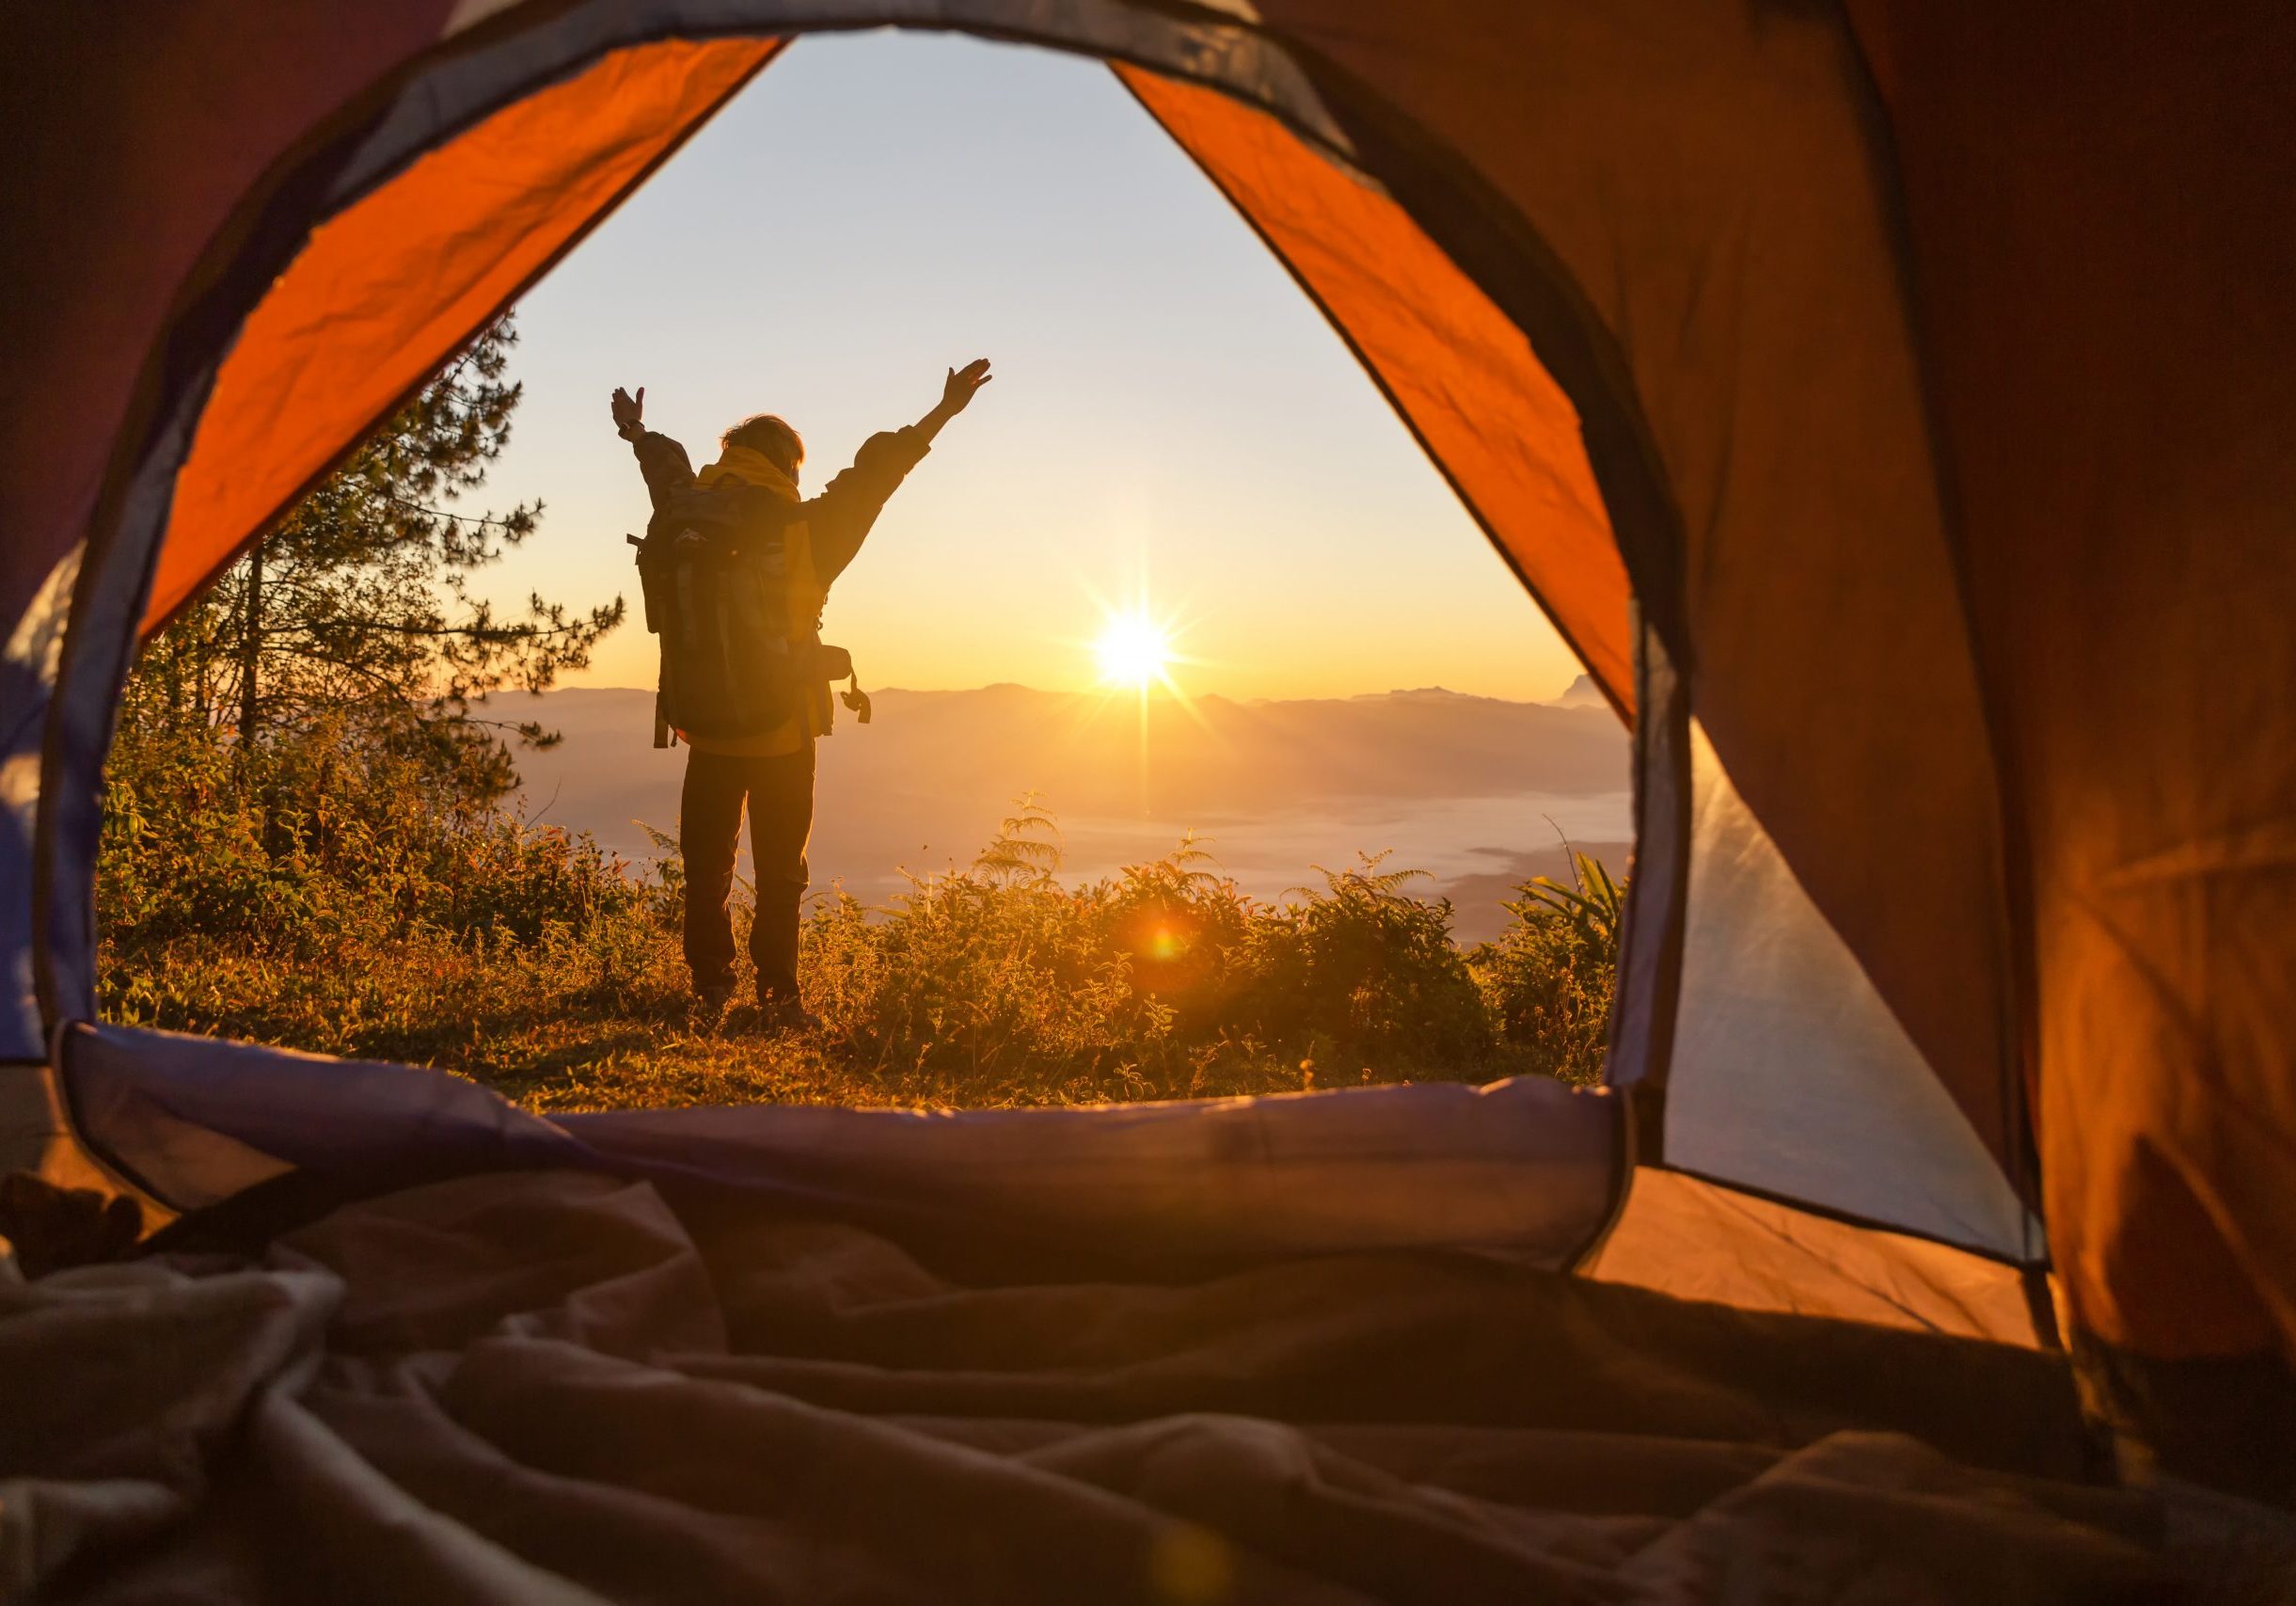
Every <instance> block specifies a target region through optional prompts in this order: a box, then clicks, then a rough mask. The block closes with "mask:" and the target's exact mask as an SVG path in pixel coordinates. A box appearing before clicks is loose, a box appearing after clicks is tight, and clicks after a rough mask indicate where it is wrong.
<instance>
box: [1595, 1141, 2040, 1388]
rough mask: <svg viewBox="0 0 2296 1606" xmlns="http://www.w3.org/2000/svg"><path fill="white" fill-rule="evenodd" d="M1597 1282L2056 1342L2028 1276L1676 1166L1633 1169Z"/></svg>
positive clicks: (1742, 1304) (1885, 1323) (1993, 1339)
mask: <svg viewBox="0 0 2296 1606" xmlns="http://www.w3.org/2000/svg"><path fill="white" fill-rule="evenodd" d="M1584 1271H1585V1274H1586V1275H1587V1276H1589V1277H1591V1278H1593V1279H1595V1280H1597V1281H1600V1282H1623V1283H1631V1284H1632V1285H1634V1286H1635V1287H1638V1288H1653V1289H1656V1290H1659V1291H1660V1292H1662V1293H1666V1294H1671V1295H1673V1296H1676V1297H1677V1298H1683V1299H1699V1300H1704V1301H1707V1302H1709V1303H1713V1304H1718V1305H1729V1306H1732V1307H1734V1308H1735V1309H1737V1310H1741V1311H1777V1312H1785V1313H1789V1314H1793V1315H1802V1316H1822V1317H1826V1318H1829V1319H1831V1320H1836V1321H1845V1322H1863V1323H1868V1324H1871V1325H1873V1326H1876V1327H1884V1328H1906V1329H1908V1330H1909V1331H1914V1332H1930V1333H1940V1334H1944V1335H1946V1336H1948V1337H1954V1338H1971V1339H1983V1340H1986V1341H1987V1342H1988V1343H1991V1344H2015V1345H2018V1346H2019V1347H2020V1348H2027V1349H2042V1348H2052V1347H2054V1345H2055V1335H2054V1331H2053V1329H2054V1326H2055V1324H2054V1322H2053V1320H2052V1321H2049V1322H2048V1323H2047V1326H2046V1327H2045V1326H2044V1325H2043V1323H2042V1321H2040V1320H2037V1319H2036V1316H2037V1314H2038V1312H2036V1307H2035V1287H2034V1285H2033V1282H2032V1280H2031V1279H2032V1276H2033V1274H2032V1273H2031V1272H2030V1271H2029V1270H2027V1269H2026V1268H2022V1267H2019V1266H2016V1265H2012V1264H2008V1263H2006V1262H2004V1261H2000V1260H1996V1259H1993V1258H1990V1257H1988V1256H1985V1255H1976V1254H1971V1253H1970V1252H1968V1251H1967V1250H1965V1249H1959V1248H1955V1247H1953V1246H1952V1245H1950V1244H1940V1243H1938V1242H1936V1241H1935V1240H1933V1239H1928V1238H1916V1237H1911V1236H1908V1235H1907V1234H1905V1233H1903V1232H1881V1231H1877V1230H1876V1229H1874V1228H1871V1227H1864V1226H1860V1225H1857V1224H1855V1223H1852V1222H1848V1221H1842V1220H1836V1219H1833V1218H1830V1217H1829V1216H1818V1215H1813V1214H1812V1213H1811V1212H1809V1211H1806V1210H1797V1209H1794V1208H1792V1207H1790V1206H1788V1205H1784V1204H1781V1203H1778V1202H1777V1201H1773V1200H1767V1199H1763V1198H1759V1197H1757V1196H1755V1195H1752V1194H1749V1193H1746V1192H1743V1191H1741V1190H1739V1189H1737V1188H1733V1187H1729V1186H1725V1185H1720V1184H1717V1183H1713V1182H1708V1181H1706V1180H1704V1179H1703V1178H1700V1177H1694V1176H1688V1175H1686V1174H1685V1173H1683V1172H1681V1171H1676V1170H1670V1169H1667V1168H1666V1167H1663V1166H1638V1167H1637V1168H1635V1170H1634V1174H1633V1180H1632V1183H1631V1185H1630V1189H1629V1192H1628V1193H1627V1195H1626V1201H1625V1203H1624V1205H1623V1208H1622V1209H1621V1210H1620V1212H1619V1216H1618V1218H1617V1220H1616V1221H1615V1222H1614V1223H1613V1224H1612V1225H1611V1227H1610V1229H1609V1231H1608V1232H1607V1234H1606V1236H1605V1237H1604V1238H1603V1240H1602V1243H1601V1245H1600V1247H1599V1248H1596V1249H1595V1250H1594V1252H1593V1253H1592V1254H1591V1256H1590V1257H1589V1258H1588V1260H1587V1261H1586V1262H1585V1263H1584Z"/></svg>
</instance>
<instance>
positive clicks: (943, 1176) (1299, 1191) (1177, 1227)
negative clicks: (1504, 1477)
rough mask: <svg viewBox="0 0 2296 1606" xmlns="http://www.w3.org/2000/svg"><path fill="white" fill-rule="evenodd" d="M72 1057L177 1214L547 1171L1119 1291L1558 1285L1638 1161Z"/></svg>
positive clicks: (1455, 1143) (251, 1050)
mask: <svg viewBox="0 0 2296 1606" xmlns="http://www.w3.org/2000/svg"><path fill="white" fill-rule="evenodd" d="M63 1048H64V1056H63V1057H64V1063H65V1065H66V1066H67V1067H68V1069H69V1071H70V1073H71V1105H72V1114H73V1115H74V1117H75V1118H76V1126H77V1131H78V1133H79V1134H80V1136H81V1137H83V1138H84V1139H85V1140H86V1141H87V1144H88V1145H89V1146H90V1147H91V1148H92V1149H93V1150H94V1151H95V1153H97V1154H98V1155H100V1156H102V1157H103V1158H104V1159H106V1160H107V1161H108V1162H109V1163H110V1164H111V1165H113V1166H114V1167H116V1168H117V1169H119V1171H120V1172H121V1173H122V1174H124V1175H125V1176H127V1177H129V1178H131V1179H133V1180H134V1181H135V1183H136V1185H138V1186H140V1187H141V1188H142V1189H144V1190H145V1192H146V1193H147V1195H148V1196H149V1197H150V1198H151V1199H153V1200H156V1201H160V1202H161V1203H162V1204H164V1205H165V1206H166V1207H168V1208H170V1209H175V1210H192V1211H196V1210H199V1209H203V1208H211V1207H214V1206H216V1205H219V1204H222V1203H224V1202H225V1201H230V1200H233V1199H236V1198H240V1197H241V1196H247V1195H253V1194H258V1193H261V1190H262V1189H263V1188H264V1186H265V1185H275V1186H274V1187H273V1192H274V1193H275V1194H277V1195H278V1196H279V1197H280V1198H283V1199H285V1200H288V1201H309V1200H311V1199H318V1198H325V1197H329V1194H330V1190H332V1192H333V1193H334V1194H336V1195H341V1196H357V1195H360V1194H363V1193H371V1192H374V1191H378V1190H381V1189H384V1188H388V1187H391V1186H395V1185H404V1184H407V1183H410V1182H414V1181H420V1180H429V1179H431V1178H435V1177H439V1176H447V1175H455V1174H460V1173H463V1172H469V1171H488V1170H510V1169H569V1170H578V1171H589V1172H601V1173H610V1174H613V1175H616V1176H622V1177H635V1178H644V1179H650V1180H652V1181H655V1182H658V1183H660V1184H663V1185H676V1186H680V1187H685V1188H689V1189H703V1190H719V1191H724V1190H731V1191H735V1192H738V1193H740V1194H742V1195H744V1196H745V1197H750V1198H753V1199H756V1200H760V1201H768V1202H771V1203H773V1204H775V1205H777V1206H779V1207H781V1208H784V1209H787V1210H791V1211H806V1212H811V1213H813V1214H815V1215H835V1216H838V1217H839V1218H841V1219H847V1220H856V1221H861V1222H863V1223H874V1224H879V1225H885V1224H892V1225H897V1226H899V1227H900V1228H901V1229H902V1230H903V1231H904V1232H907V1233H908V1234H909V1235H910V1237H911V1238H918V1237H927V1238H929V1239H931V1240H933V1241H942V1240H954V1241H956V1242H957V1243H959V1244H962V1243H966V1242H970V1241H973V1240H975V1239H986V1240H993V1241H996V1242H1000V1243H1005V1244H1006V1245H1008V1246H1017V1245H1021V1244H1024V1243H1038V1244H1042V1245H1044V1246H1046V1248H1045V1252H1046V1253H1047V1254H1048V1255H1052V1256H1054V1257H1055V1258H1058V1259H1065V1260H1068V1261H1074V1260H1075V1259H1076V1258H1078V1256H1079V1255H1080V1254H1081V1255H1082V1256H1084V1257H1085V1258H1087V1259H1090V1260H1092V1261H1094V1262H1096V1263H1097V1264H1102V1265H1110V1266H1112V1265H1116V1264H1123V1263H1125V1262H1126V1261H1128V1260H1130V1261H1132V1262H1133V1263H1135V1264H1142V1263H1148V1262H1154V1263H1157V1264H1167V1265H1168V1264H1189V1265H1203V1264H1228V1263H1232V1262H1235V1261H1237V1260H1239V1259H1248V1258H1254V1257H1259V1258H1266V1257H1270V1256H1281V1255H1301V1254H1319V1253H1332V1252H1337V1251H1340V1250H1369V1249H1374V1248H1419V1249H1442V1250H1446V1251H1450V1252H1474V1253H1481V1254H1489V1255H1496V1256H1504V1257H1506V1258H1508V1259H1511V1260H1514V1261H1519V1262H1522V1263H1524V1264H1536V1265H1544V1266H1548V1267H1562V1266H1566V1265H1568V1264H1570V1263H1571V1262H1572V1261H1573V1260H1575V1259H1576V1258H1577V1256H1578V1255H1579V1254H1580V1253H1581V1252H1582V1251H1583V1250H1584V1249H1585V1248H1586V1247H1587V1246H1588V1245H1589V1244H1591V1242H1592V1241H1593V1239H1594V1237H1595V1236H1596V1234H1597V1233H1598V1232H1600V1231H1601V1230H1602V1227H1603V1225H1604V1223H1605V1222H1606V1220H1607V1218H1608V1216H1609V1214H1610V1209H1611V1202H1612V1200H1613V1197H1614V1195H1615V1193H1616V1191H1617V1187H1618V1185H1619V1178H1618V1174H1617V1173H1618V1167H1619V1165H1620V1162H1621V1156H1622V1154H1623V1146H1622V1144H1621V1142H1620V1135H1619V1130H1618V1121H1619V1116H1620V1101H1619V1100H1618V1099H1616V1098H1614V1097H1611V1096H1609V1095H1607V1094H1604V1093H1602V1092H1600V1091H1599V1090H1593V1089H1587V1090H1577V1089H1571V1088H1568V1087H1565V1086H1564V1085H1562V1084H1561V1083H1559V1082H1556V1081H1553V1080H1551V1079H1549V1078H1546V1077H1520V1078H1515V1079H1512V1080H1509V1081H1505V1082H1499V1083H1494V1084H1492V1085H1490V1086H1488V1087H1483V1088H1468V1087H1463V1086H1457V1085H1452V1084H1447V1083H1431V1084H1424V1085H1417V1086H1410V1085H1406V1086H1401V1087H1393V1088H1361V1089H1354V1088H1351V1089H1342V1090H1340V1091H1338V1092H1335V1093H1331V1094H1287V1095H1276V1096H1270V1097H1262V1098H1234V1099H1216V1100H1183V1101H1176V1102H1172V1103H1166V1104H1159V1105H1089V1106H1084V1107H1077V1108H1057V1109H1017V1110H1014V1109H1007V1110H967V1111H959V1112H953V1113H951V1112H943V1113H928V1112H924V1111H908V1110H884V1109H874V1110H848V1109H820V1108H807V1107H803V1106H787V1107H784V1106H774V1105H763V1106H750V1107H740V1108H730V1109H680V1110H654V1111H643V1110H622V1111H613V1112H610V1113H606V1114H590V1115H562V1116H557V1117H553V1118H550V1119H548V1120H545V1119H543V1118H541V1117H538V1116H533V1115H529V1114H527V1113H526V1112H524V1111H522V1110H520V1109H518V1108H517V1107H516V1106H515V1105H511V1104H508V1103H506V1102H505V1101H504V1100H503V1099H502V1098H500V1097H499V1095H497V1094H495V1093H492V1092H489V1091H488V1090H486V1089H483V1088H480V1087H478V1086H476V1085H475V1084H472V1083H469V1082H467V1081H464V1080H463V1079H462V1078H460V1077H458V1076H453V1075H451V1074H449V1073H445V1072H440V1071H427V1070H419V1069H416V1068H413V1067H409V1066H404V1065H389V1064H376V1063H367V1062H361V1061H356V1060H338V1059H330V1058H327V1057H324V1056H319V1055H309V1054H298V1053H293V1052H291V1051H288V1050H284V1049H273V1048H262V1047H259V1046H256V1045H254V1044H248V1043H230V1042H215V1041H214V1040H213V1039H209V1038H201V1037H191V1036H185V1035H182V1034H178V1033H170V1032H153V1031H144V1030H138V1029H135V1028H128V1027H119V1026H78V1027H74V1028H72V1029H71V1031H70V1032H69V1033H67V1034H66V1036H65V1039H64V1043H63ZM314 1089H319V1090H322V1091H323V1093H324V1097H325V1112H324V1115H321V1114H319V1113H316V1112H314V1110H313V1108H312V1105H311V1095H312V1092H313V1090H314ZM280 1184H285V1186H277V1185H280ZM304 1184H308V1185H304ZM299 1207H303V1206H299ZM251 1208H271V1207H269V1206H261V1205H255V1206H251Z"/></svg>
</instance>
